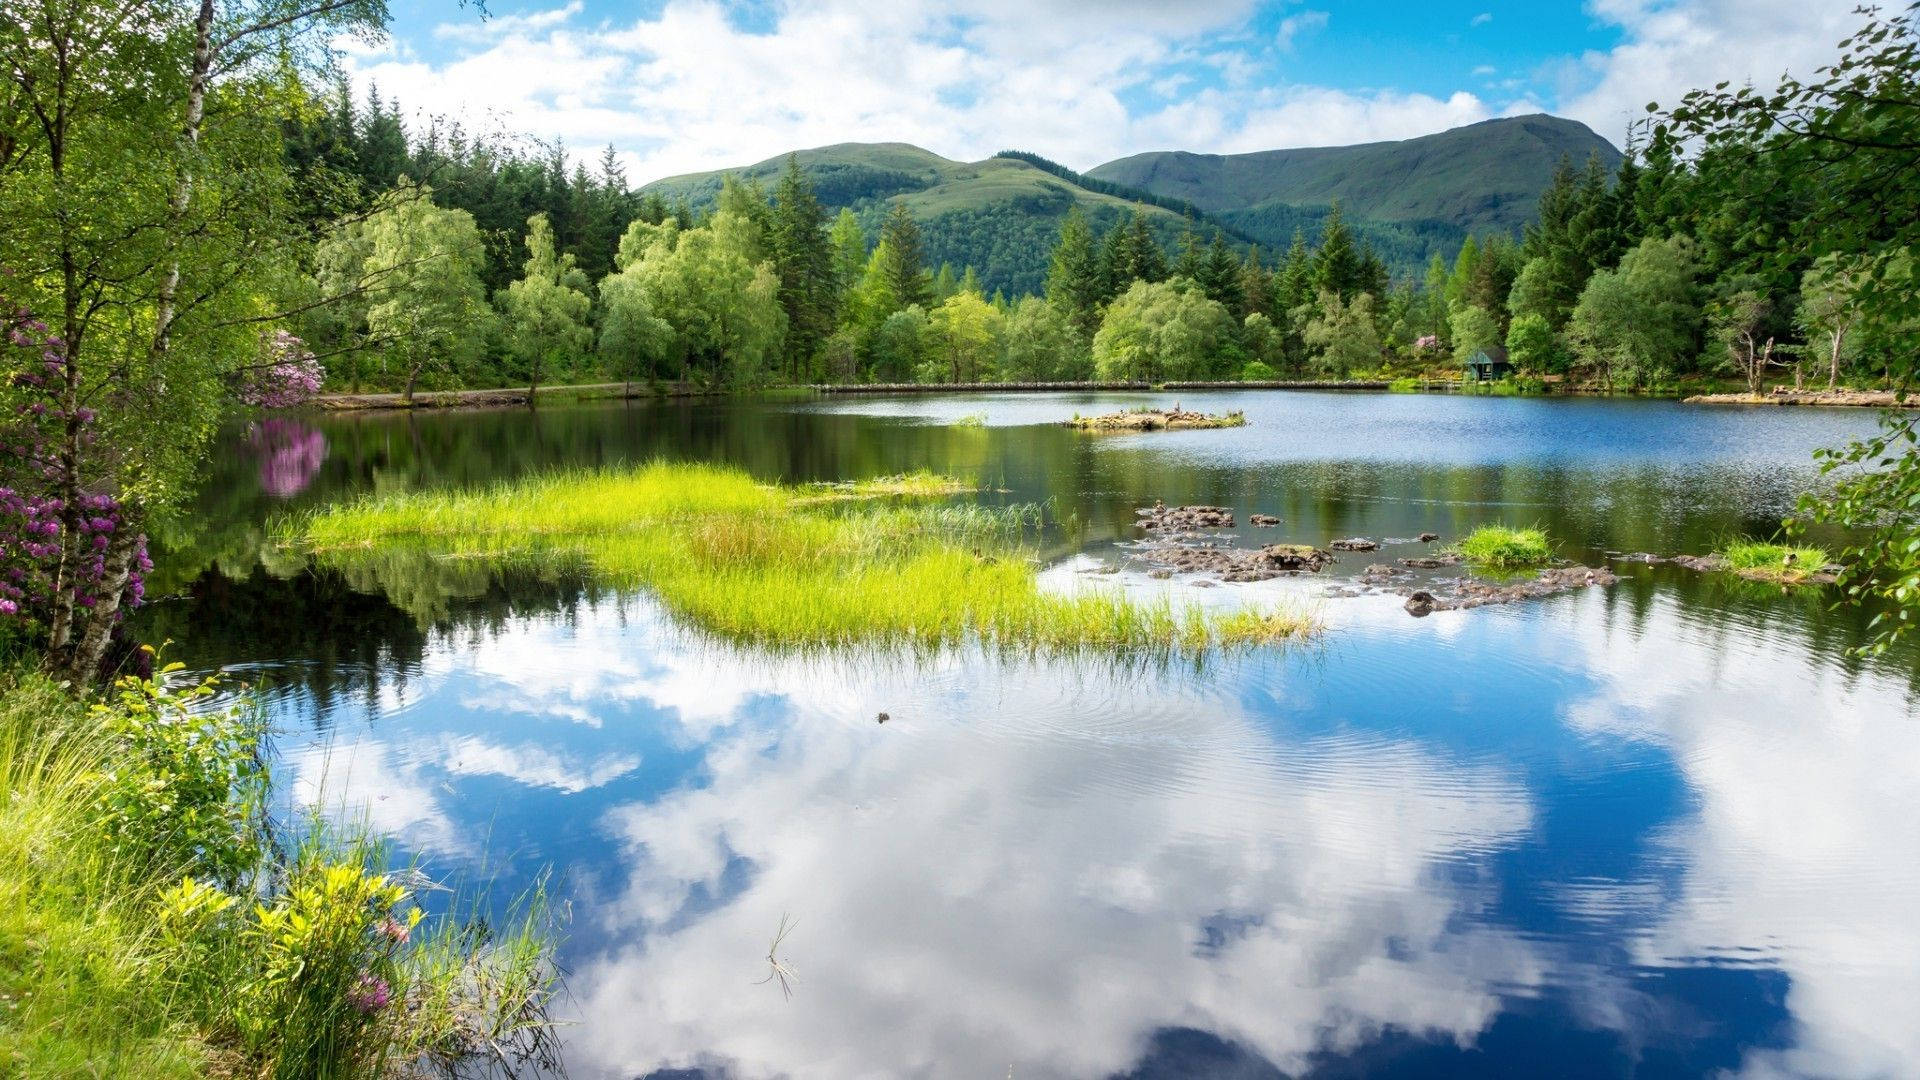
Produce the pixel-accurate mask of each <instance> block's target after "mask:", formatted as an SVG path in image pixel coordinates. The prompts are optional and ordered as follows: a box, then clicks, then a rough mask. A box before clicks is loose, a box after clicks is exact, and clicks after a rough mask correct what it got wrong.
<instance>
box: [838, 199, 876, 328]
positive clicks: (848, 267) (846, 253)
mask: <svg viewBox="0 0 1920 1080" xmlns="http://www.w3.org/2000/svg"><path fill="white" fill-rule="evenodd" d="M829 243H830V244H831V245H832V247H833V282H834V296H835V300H836V303H835V307H836V309H837V311H838V312H839V315H840V321H842V322H845V321H846V311H847V303H846V297H847V295H848V294H849V293H851V292H852V291H853V289H854V286H856V285H858V284H859V283H860V274H861V273H862V272H863V271H864V270H866V268H867V234H866V233H865V232H864V231H863V230H862V229H861V228H860V219H859V218H856V217H854V216H853V211H852V210H850V209H848V208H846V207H841V208H840V216H839V217H837V218H835V219H833V235H832V236H831V237H830V239H829Z"/></svg>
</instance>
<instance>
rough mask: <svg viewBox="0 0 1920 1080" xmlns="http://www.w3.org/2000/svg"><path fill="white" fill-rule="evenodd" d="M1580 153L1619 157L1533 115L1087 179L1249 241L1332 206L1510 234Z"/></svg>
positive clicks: (1148, 165)
mask: <svg viewBox="0 0 1920 1080" xmlns="http://www.w3.org/2000/svg"><path fill="white" fill-rule="evenodd" d="M1590 155H1598V156H1599V158H1600V163H1601V164H1602V165H1604V166H1606V167H1607V169H1608V170H1612V169H1613V168H1614V167H1615V166H1617V165H1618V164H1619V162H1620V151H1618V150H1616V149H1614V146H1613V144H1612V143H1610V142H1608V141H1606V140H1605V139H1602V138H1601V137H1600V136H1598V135H1596V134H1594V133H1593V130H1592V129H1591V128H1588V127H1587V126H1586V125H1585V124H1582V123H1580V122H1579V121H1577V120H1565V119H1562V118H1560V117H1557V116H1547V115H1545V114H1541V113H1536V114H1534V115H1531V116H1514V117H1507V118H1504V119H1499V120H1486V121H1483V122H1481V123H1478V124H1469V125H1467V126H1466V127H1459V128H1453V129H1452V130H1449V131H1442V132H1438V133H1436V134H1433V135H1422V136H1420V137H1419V138H1416V139H1406V140H1403V141H1400V142H1378V143H1365V144H1362V145H1359V146H1323V147H1311V148H1302V149H1295V150H1263V151H1259V152H1257V153H1251V154H1190V153H1187V152H1185V151H1179V150H1172V151H1162V152H1158V153H1150V154H1135V155H1134V156H1132V157H1125V158H1121V159H1120V160H1118V161H1109V162H1107V163H1106V164H1105V165H1101V166H1099V167H1097V168H1095V169H1092V170H1090V171H1089V172H1088V174H1087V175H1088V176H1091V177H1093V178H1095V179H1098V180H1107V181H1111V182H1113V183H1116V184H1122V185H1125V186H1127V187H1132V188H1139V189H1140V190H1142V191H1148V192H1152V193H1153V194H1155V195H1161V196H1166V197H1169V198H1176V199H1184V200H1186V201H1188V202H1191V203H1193V204H1194V205H1195V206H1198V207H1200V208H1201V209H1202V210H1205V211H1208V212H1209V213H1212V214H1216V215H1218V216H1220V217H1221V218H1223V219H1224V220H1226V221H1228V222H1232V223H1235V224H1237V225H1239V226H1240V227H1241V228H1242V230H1243V231H1246V232H1248V233H1250V234H1253V235H1256V236H1261V234H1263V233H1267V234H1271V229H1270V228H1267V227H1263V226H1262V224H1261V219H1262V218H1263V216H1264V217H1268V218H1277V217H1283V216H1285V215H1284V214H1280V213H1277V212H1276V211H1278V210H1281V209H1287V210H1303V209H1308V208H1325V207H1327V206H1328V205H1330V204H1331V203H1332V202H1333V201H1334V200H1335V199H1338V200H1339V201H1340V208H1341V212H1342V214H1343V215H1345V216H1346V217H1348V218H1349V219H1352V220H1355V221H1368V222H1396V223H1404V224H1408V225H1412V226H1415V227H1421V226H1425V227H1428V228H1431V229H1433V230H1435V231H1450V230H1455V229H1457V230H1461V231H1462V232H1463V233H1464V232H1486V231H1488V230H1496V229H1497V230H1501V231H1505V232H1518V231H1519V229H1520V227H1521V226H1523V225H1525V224H1526V223H1527V222H1528V221H1530V220H1532V218H1533V215H1534V211H1535V209H1536V207H1537V205H1538V203H1539V200H1540V192H1541V191H1543V190H1544V189H1545V188H1546V186H1547V183H1548V181H1549V180H1551V179H1552V177H1553V170H1554V169H1555V167H1556V166H1558V164H1559V163H1560V161H1561V159H1562V158H1568V159H1571V160H1572V162H1573V164H1574V165H1575V166H1576V167H1579V166H1583V165H1585V164H1586V161H1587V158H1588V157H1589V156H1590ZM1261 239H1263V241H1265V242H1275V241H1277V240H1278V239H1280V238H1279V237H1277V236H1273V235H1267V236H1261Z"/></svg>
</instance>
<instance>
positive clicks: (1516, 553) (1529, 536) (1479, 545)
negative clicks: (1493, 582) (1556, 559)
mask: <svg viewBox="0 0 1920 1080" xmlns="http://www.w3.org/2000/svg"><path fill="white" fill-rule="evenodd" d="M1451 550H1452V551H1453V552H1454V553H1455V554H1457V555H1459V556H1460V557H1461V558H1462V559H1464V560H1466V561H1467V562H1468V563H1470V564H1472V565H1474V566H1487V567H1492V568H1494V569H1496V570H1511V569H1517V568H1521V567H1529V566H1538V565H1540V564H1542V563H1545V562H1548V561H1550V560H1551V559H1552V558H1553V545H1552V544H1550V543H1549V542H1548V541H1547V534H1546V532H1545V531H1544V530H1542V529H1538V528H1523V529H1515V528H1509V527H1508V526H1505V525H1482V526H1481V527H1479V528H1477V529H1475V530H1473V532H1471V533H1469V534H1468V535H1467V536H1466V537H1465V538H1464V539H1462V540H1461V541H1460V542H1459V543H1457V544H1455V545H1453V547H1452V548H1451Z"/></svg>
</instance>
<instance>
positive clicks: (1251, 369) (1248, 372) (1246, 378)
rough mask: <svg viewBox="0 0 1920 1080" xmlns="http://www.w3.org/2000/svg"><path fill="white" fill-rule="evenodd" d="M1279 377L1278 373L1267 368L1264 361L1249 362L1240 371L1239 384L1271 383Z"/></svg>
mask: <svg viewBox="0 0 1920 1080" xmlns="http://www.w3.org/2000/svg"><path fill="white" fill-rule="evenodd" d="M1279 377H1280V373H1279V372H1277V371H1275V370H1273V369H1272V368H1270V367H1268V366H1267V365H1266V363H1265V362H1264V361H1261V360H1249V361H1247V363H1246V366H1244V367H1242V368H1241V369H1240V381H1241V382H1271V381H1273V380H1275V379H1278V378H1279Z"/></svg>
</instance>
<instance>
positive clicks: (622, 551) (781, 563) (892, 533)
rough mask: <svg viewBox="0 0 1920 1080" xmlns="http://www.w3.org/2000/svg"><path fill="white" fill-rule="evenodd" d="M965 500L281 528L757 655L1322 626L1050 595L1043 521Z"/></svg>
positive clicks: (566, 492) (772, 502)
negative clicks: (519, 583) (1030, 545)
mask: <svg viewBox="0 0 1920 1080" xmlns="http://www.w3.org/2000/svg"><path fill="white" fill-rule="evenodd" d="M962 489H963V488H962V485H960V484H958V483H957V482H955V481H953V480H951V479H948V478H945V477H939V476H933V475H930V474H916V475H912V476H906V477H891V478H886V479H882V480H873V481H864V482H861V483H856V484H843V485H834V486H811V487H799V486H776V485H769V484H762V483H759V482H756V481H755V480H753V479H752V478H750V477H748V476H747V475H746V474H745V473H741V472H738V471H734V470H730V469H724V468H718V467H714V466H707V465H683V464H652V465H647V466H644V467H640V468H635V469H629V470H623V471H609V472H568V473H558V474H553V475H548V476H543V477H536V478H532V479H527V480H521V481H517V482H514V483H510V484H505V485H501V486H498V487H494V488H489V489H486V490H480V491H468V492H459V493H430V494H405V495H394V496H385V497H377V498H369V499H364V500H362V501H360V502H356V503H350V504H346V505H342V506H336V507H331V508H328V509H324V510H320V511H317V512H314V513H312V514H309V515H306V516H303V517H299V518H296V519H292V520H289V521H285V522H282V523H281V524H280V526H279V530H280V537H281V539H282V540H283V541H286V542H291V543H294V544H297V545H298V546H300V547H301V548H303V549H304V550H306V551H308V552H310V553H311V555H312V557H314V558H315V559H317V560H319V561H320V562H321V563H323V564H327V565H332V566H337V567H341V568H343V569H349V570H352V569H365V568H368V567H378V566H380V565H382V564H387V565H392V563H393V561H394V560H396V559H404V558H406V557H409V556H411V557H415V558H425V559H436V560H447V559H455V560H481V561H483V562H485V563H487V564H490V565H493V566H497V567H501V568H513V567H517V566H530V567H536V568H543V569H558V570H576V571H580V572H584V573H589V574H592V575H594V576H596V577H598V578H600V579H601V580H605V581H608V582H611V583H614V584H624V585H635V586H644V587H646V588H648V589H650V590H652V591H653V592H654V593H655V594H656V595H657V596H658V597H659V598H660V600H661V602H662V603H663V604H664V605H665V606H666V607H667V608H668V609H669V610H671V611H672V612H674V613H675V614H676V615H678V616H680V617H682V618H684V619H686V620H688V621H689V622H691V623H692V624H694V625H695V626H698V627H700V628H703V629H705V630H708V631H711V632H713V633H716V634H719V635H722V636H724V637H726V638H729V639H731V640H735V641H741V642H746V643H751V644H760V645H771V646H839V645H856V644H880V645H908V646H914V647H945V646H952V645H959V644H962V643H965V642H968V641H975V640H977V641H983V642H986V643H988V644H992V645H998V646H1007V647H1025V648H1033V649H1045V650H1078V649H1094V650H1117V651H1124V650H1154V649H1171V650H1176V651H1182V652H1200V651H1203V650H1206V649H1210V648H1214V647H1219V646H1230V645H1246V644H1254V643H1264V642H1271V641H1275V640H1283V639H1290V638H1298V637H1305V636H1309V635H1311V634H1312V633H1314V632H1315V631H1316V629H1317V623H1316V621H1315V620H1314V619H1313V618H1312V617H1310V616H1308V615H1305V614H1302V613H1300V612H1296V611H1292V610H1281V609H1276V610H1257V611H1251V612H1241V613H1239V614H1236V615H1226V614H1221V613H1210V612H1207V611H1204V610H1202V609H1200V608H1198V607H1194V606H1190V605H1185V604H1176V603H1174V602H1173V601H1171V600H1168V599H1165V598H1160V599H1155V600H1147V601H1141V600H1134V599H1129V598H1127V597H1126V596H1124V595H1122V594H1121V593H1120V592H1119V591H1117V590H1112V589H1089V590H1086V591H1081V592H1076V593H1073V594H1070V595H1063V594H1058V593H1053V592H1048V591H1045V590H1043V589H1042V588H1041V587H1040V584H1039V581H1038V579H1037V572H1036V567H1035V565H1034V562H1033V560H1032V559H1031V558H1030V557H1029V553H1028V551H1027V550H1026V549H1025V547H1024V546H1023V540H1024V539H1025V538H1026V537H1027V536H1029V535H1030V534H1031V531H1032V530H1033V529H1034V527H1035V526H1037V524H1038V522H1039V515H1038V512H1037V511H1036V510H1034V509H1033V508H1005V509H989V508H985V507H980V506H976V505H972V504H941V503H937V502H935V501H934V500H935V499H937V498H939V497H941V496H947V495H952V494H955V493H957V492H958V491H960V490H962Z"/></svg>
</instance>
